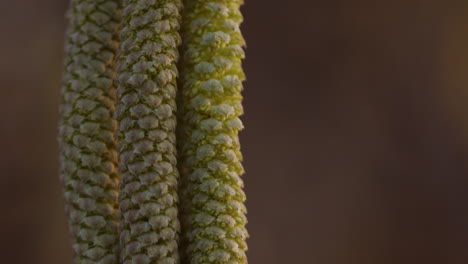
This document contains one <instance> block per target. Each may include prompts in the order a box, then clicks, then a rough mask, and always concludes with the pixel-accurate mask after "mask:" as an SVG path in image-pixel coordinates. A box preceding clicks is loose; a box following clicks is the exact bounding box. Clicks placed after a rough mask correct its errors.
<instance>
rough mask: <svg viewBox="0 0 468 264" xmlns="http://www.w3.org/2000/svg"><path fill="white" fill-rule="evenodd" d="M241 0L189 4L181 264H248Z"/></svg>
mask: <svg viewBox="0 0 468 264" xmlns="http://www.w3.org/2000/svg"><path fill="white" fill-rule="evenodd" d="M241 2H242V1H240V0H206V1H190V0H186V1H185V12H184V14H185V16H184V21H183V29H182V37H183V48H182V51H183V52H182V55H183V58H182V63H181V73H182V78H181V81H180V83H181V86H182V96H181V100H180V101H179V103H180V105H179V108H181V111H180V113H181V114H180V115H179V117H180V123H179V126H181V129H180V133H179V134H178V135H179V138H178V141H179V153H180V155H181V161H182V162H181V164H180V171H181V173H182V184H181V191H180V193H181V199H182V202H181V207H182V218H181V220H182V233H183V238H182V242H183V244H182V251H181V253H182V259H183V261H182V262H183V263H190V264H201V263H213V264H228V263H229V264H244V263H247V260H246V255H245V251H246V250H247V245H246V243H245V240H246V238H247V236H248V234H247V231H246V229H245V224H246V218H245V213H246V209H245V206H244V200H245V194H244V192H243V191H242V188H243V182H242V180H241V174H242V173H243V168H242V165H241V163H240V161H241V159H242V156H241V153H240V146H239V139H238V132H239V130H241V129H242V128H243V125H242V122H241V121H240V119H239V118H238V117H239V116H240V115H241V114H242V113H243V108H242V105H241V100H242V96H241V94H240V92H241V90H242V85H241V81H242V80H243V79H244V74H243V72H242V68H241V60H242V58H243V56H244V53H243V49H242V46H243V45H244V40H243V38H242V35H241V33H240V31H239V24H240V22H241V20H242V17H241V13H240V11H239V6H240V4H241Z"/></svg>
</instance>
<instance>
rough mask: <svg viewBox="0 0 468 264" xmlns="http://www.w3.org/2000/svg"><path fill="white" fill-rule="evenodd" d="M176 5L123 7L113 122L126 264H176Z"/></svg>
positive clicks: (140, 2) (131, 2) (152, 2)
mask: <svg viewBox="0 0 468 264" xmlns="http://www.w3.org/2000/svg"><path fill="white" fill-rule="evenodd" d="M180 9H181V3H180V1H178V0H126V1H125V2H124V8H123V12H122V31H121V33H120V36H121V41H122V42H121V54H120V57H119V59H118V60H119V62H118V66H117V67H118V70H117V72H118V83H119V87H118V89H117V97H118V103H117V109H116V118H117V120H118V121H119V127H118V133H117V135H118V141H119V146H118V152H119V168H120V172H121V174H122V181H121V186H120V198H119V200H120V212H121V215H122V222H121V235H120V243H121V247H122V250H121V262H122V263H124V264H127V263H129V264H130V263H142V264H143V263H160V264H175V263H179V255H178V236H179V234H178V233H179V230H180V224H179V221H178V218H177V214H178V212H177V202H178V197H177V180H178V170H177V167H176V166H177V161H176V147H175V144H176V137H175V127H176V116H175V111H176V103H175V97H176V77H177V68H176V63H177V60H178V50H177V49H178V45H179V43H180V42H181V41H180V36H179V34H178V30H179V28H180Z"/></svg>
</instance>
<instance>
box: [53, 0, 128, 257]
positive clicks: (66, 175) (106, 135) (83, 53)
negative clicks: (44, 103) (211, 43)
mask: <svg viewBox="0 0 468 264" xmlns="http://www.w3.org/2000/svg"><path fill="white" fill-rule="evenodd" d="M117 3H118V1H117V0H115V1H112V0H72V1H71V6H70V8H69V13H68V20H69V26H68V30H67V33H66V45H65V50H66V56H65V69H64V74H63V85H62V89H61V97H62V103H61V107H60V113H61V117H60V123H59V143H60V176H61V178H62V181H63V185H64V196H65V202H66V211H67V215H68V219H69V227H70V230H71V233H72V243H73V249H74V253H75V258H74V262H75V263H102V264H111V263H118V259H119V258H118V252H119V247H118V205H117V196H118V194H117V189H118V182H119V177H118V174H117V154H116V149H115V141H114V132H115V128H116V123H115V121H114V120H113V119H112V115H113V111H114V101H115V94H114V93H115V88H114V86H113V78H114V75H115V72H114V68H115V63H114V58H115V54H116V52H117V48H118V44H117V42H116V41H117V38H118V36H117V35H118V34H117V30H118V24H119V19H118V18H119V7H118V4H117Z"/></svg>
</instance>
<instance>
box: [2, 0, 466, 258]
mask: <svg viewBox="0 0 468 264" xmlns="http://www.w3.org/2000/svg"><path fill="white" fill-rule="evenodd" d="M67 2H68V1H59V0H41V1H37V0H16V1H6V0H0V14H1V15H0V34H1V35H0V86H1V89H0V124H1V129H0V149H1V151H0V169H1V171H2V175H1V176H0V186H1V187H0V188H1V189H0V206H1V208H2V210H1V213H0V259H1V260H0V262H1V263H20V264H22V263H25V264H26V263H28V264H29V263H39V264H42V263H44V264H45V263H47V264H55V263H57V264H58V263H71V262H70V260H71V250H70V247H69V245H68V231H67V229H66V220H65V218H64V213H63V202H62V200H61V190H60V182H59V180H58V176H57V170H58V169H57V157H56V156H57V144H56V134H57V133H56V122H57V117H58V116H57V108H58V107H57V104H58V101H59V100H58V91H59V87H60V72H61V64H62V54H63V53H62V40H63V36H64V29H65V20H64V12H65V9H66V7H67ZM462 2H465V3H462ZM243 11H244V14H245V23H244V24H243V30H244V34H245V37H246V39H247V42H248V49H247V60H246V61H245V64H244V65H245V71H246V73H247V76H248V81H247V82H246V83H245V93H244V95H245V108H246V115H245V116H244V117H243V120H244V122H245V125H246V127H247V129H246V130H245V131H244V132H243V133H242V134H241V140H242V143H243V153H244V156H245V163H244V164H245V167H246V170H247V174H246V175H245V178H244V179H245V183H246V189H245V190H246V192H247V196H248V202H247V206H248V210H249V214H248V217H249V225H248V228H249V231H250V234H251V238H250V240H249V246H250V249H249V253H248V254H249V260H250V263H252V264H263V263H269V264H280V263H281V264H289V263H311V264H312V263H313V264H353V263H356V264H357V263H359V264H376V263H378V264H385V263H391V264H395V263H399V264H400V263H401V264H415V263H425V264H432V263H434V264H436V263H437V264H441V263H447V264H462V263H467V262H468V18H467V17H468V3H467V2H466V1H435V0H434V1H431V0H425V1H415V0H393V1H375V0H356V1H349V0H309V1H307V0H289V1H279V0H247V1H246V5H245V6H244V7H243Z"/></svg>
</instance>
